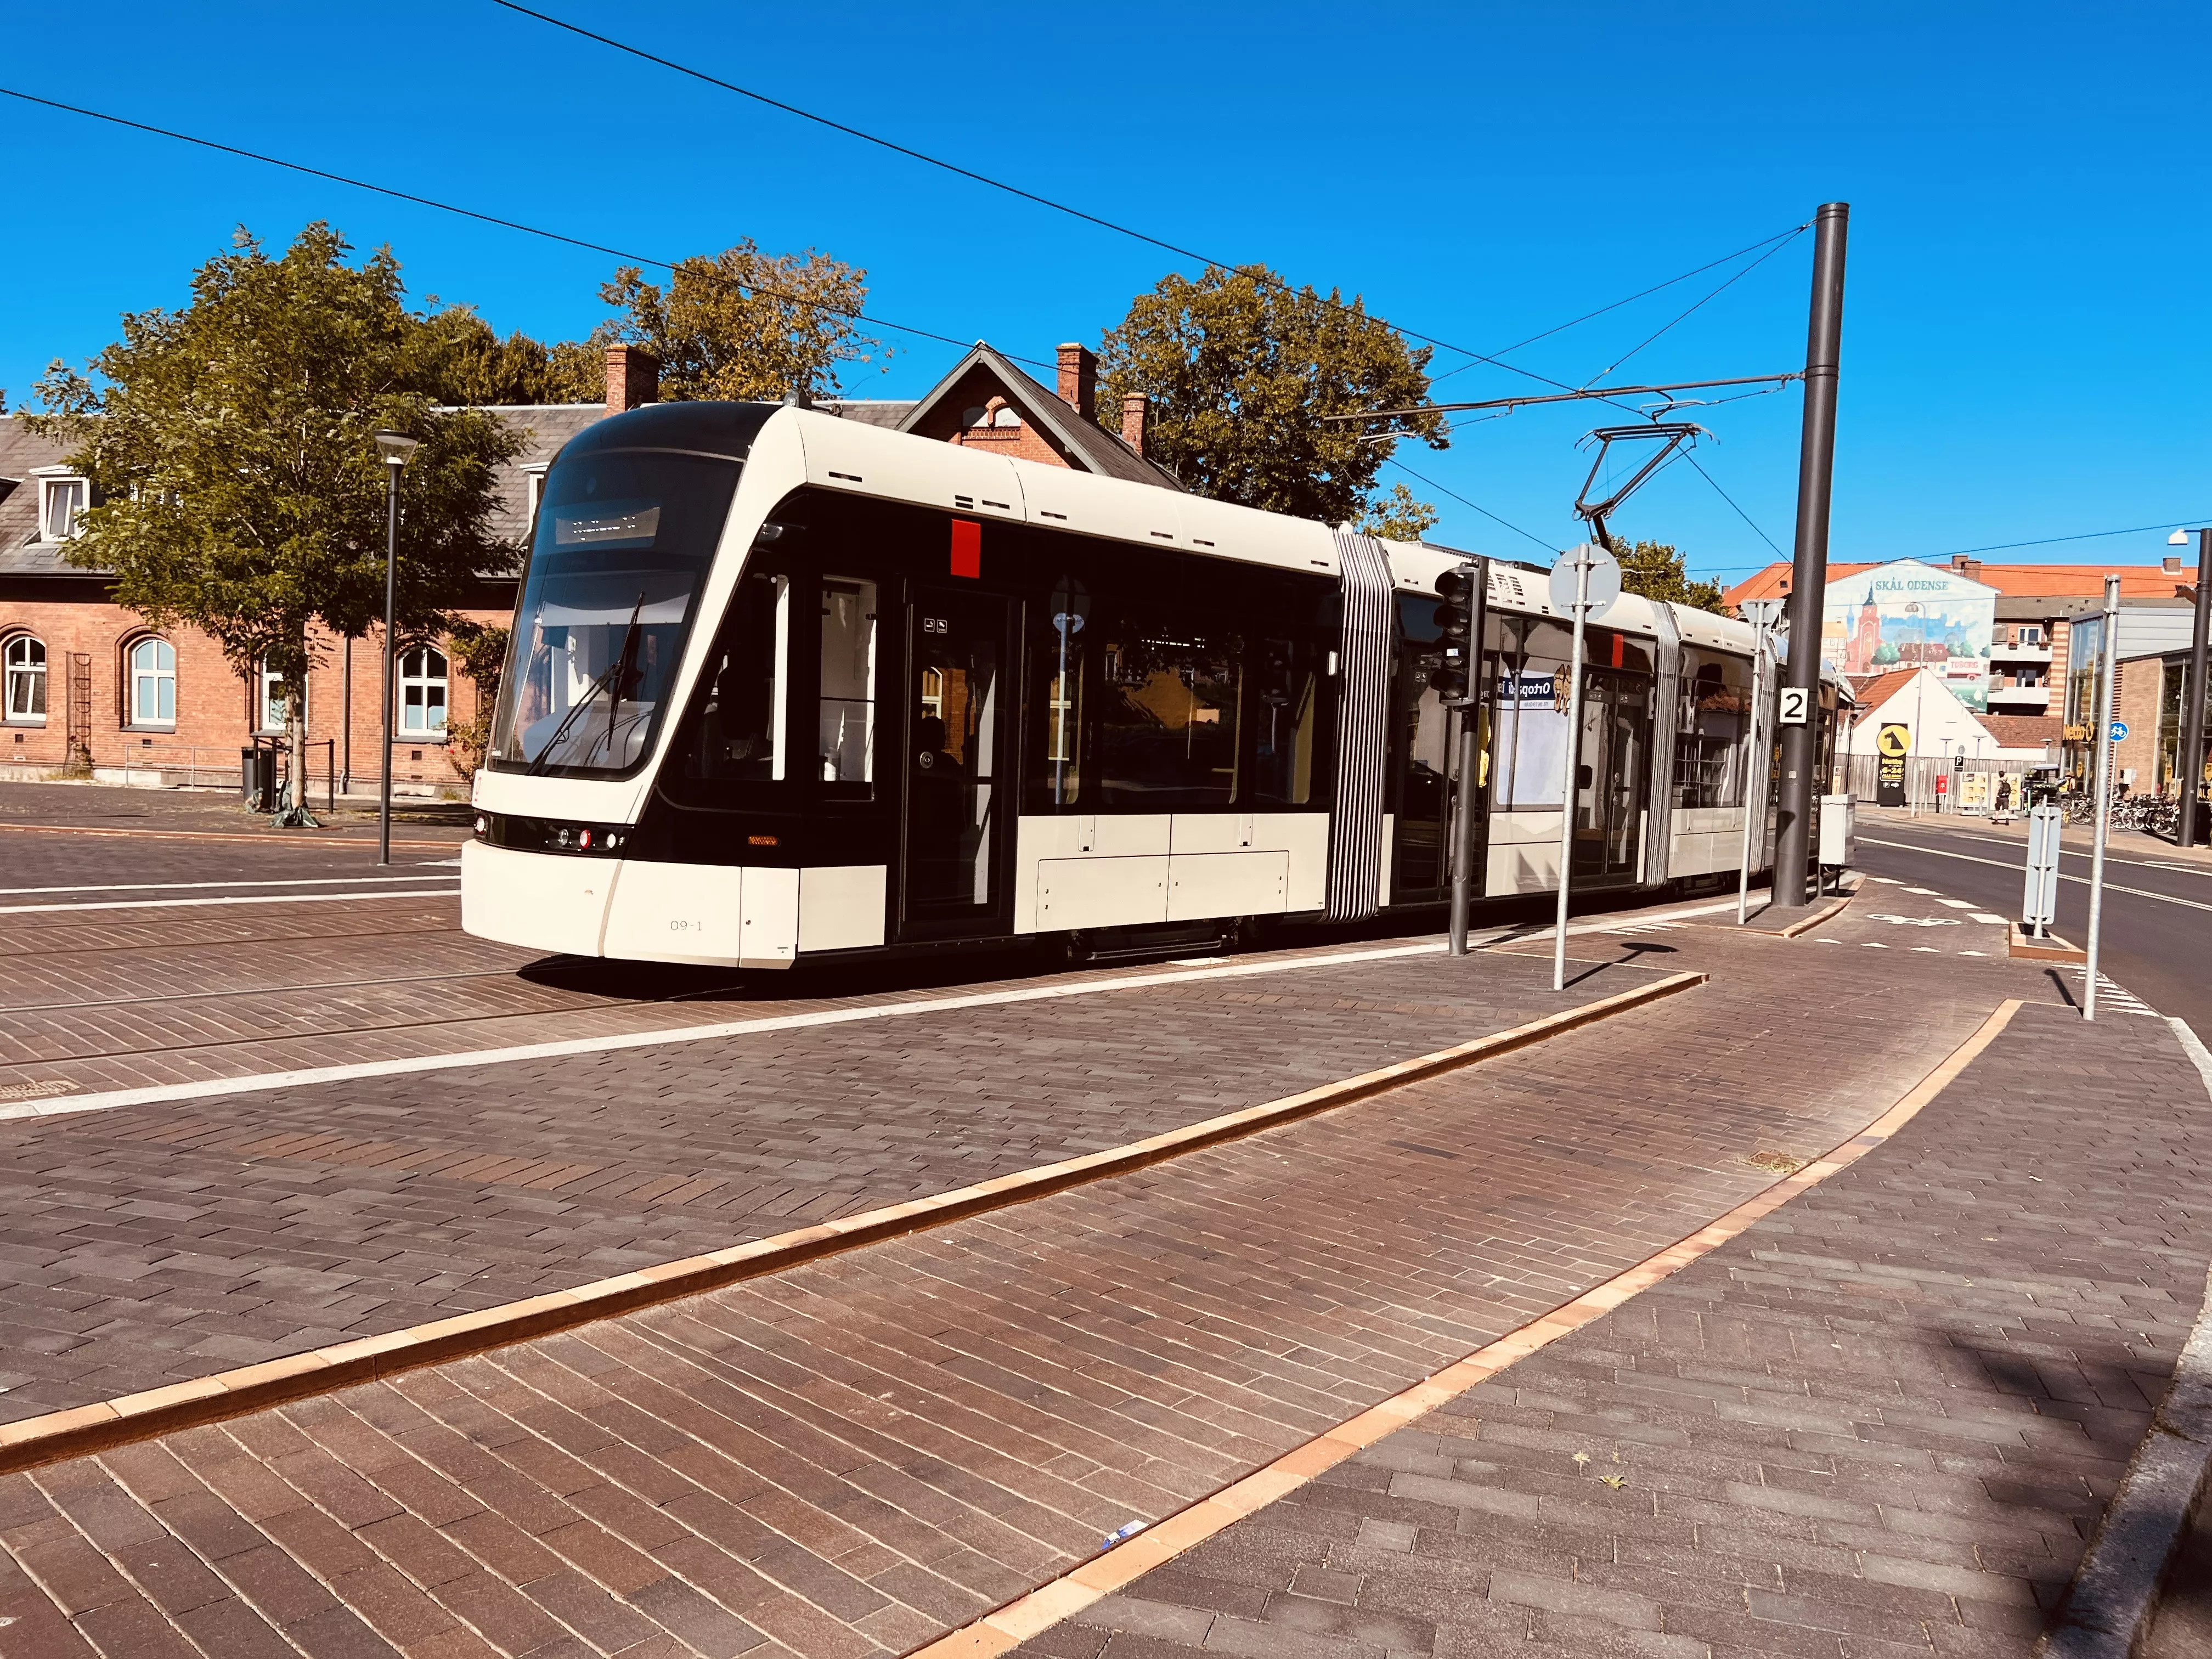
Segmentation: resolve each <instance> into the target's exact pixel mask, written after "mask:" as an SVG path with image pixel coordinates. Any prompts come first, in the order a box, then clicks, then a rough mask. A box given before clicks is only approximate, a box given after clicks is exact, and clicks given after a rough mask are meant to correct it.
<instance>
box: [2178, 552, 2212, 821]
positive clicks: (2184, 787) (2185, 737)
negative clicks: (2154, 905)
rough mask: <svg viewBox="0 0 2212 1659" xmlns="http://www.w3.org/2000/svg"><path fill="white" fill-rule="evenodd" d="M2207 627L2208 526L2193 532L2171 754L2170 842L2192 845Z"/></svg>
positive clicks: (2210, 592)
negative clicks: (2177, 783)
mask: <svg viewBox="0 0 2212 1659" xmlns="http://www.w3.org/2000/svg"><path fill="white" fill-rule="evenodd" d="M2208 629H2212V529H2205V530H2200V531H2198V532H2197V625H2196V628H2195V629H2194V631H2193V632H2191V635H2190V636H2189V678H2187V679H2185V680H2184V681H2183V682H2182V683H2181V746H2180V750H2179V753H2177V754H2176V755H2175V756H2174V757H2173V763H2174V770H2175V771H2176V772H2178V773H2179V775H2180V777H2181V817H2180V819H2179V822H2178V823H2176V824H2175V826H2174V835H2173V844H2174V845H2175V846H2176V847H2194V846H2196V845H2197V842H2200V841H2202V840H2203V839H2204V826H2203V824H2202V823H2198V822H2197V816H2198V814H2197V790H2198V789H2199V788H2200V787H2202V786H2203V781H2204V699H2205V690H2206V688H2205V684H2204V669H2205V662H2204V659H2205V647H2206V635H2207V632H2208Z"/></svg>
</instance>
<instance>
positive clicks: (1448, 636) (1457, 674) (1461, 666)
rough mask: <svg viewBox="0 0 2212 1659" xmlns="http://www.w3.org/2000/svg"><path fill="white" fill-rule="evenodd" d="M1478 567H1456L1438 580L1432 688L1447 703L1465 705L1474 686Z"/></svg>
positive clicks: (1431, 676)
mask: <svg viewBox="0 0 2212 1659" xmlns="http://www.w3.org/2000/svg"><path fill="white" fill-rule="evenodd" d="M1474 579H1475V568H1474V566H1473V565H1471V564H1461V565H1454V566H1453V567H1452V568H1450V569H1449V570H1447V571H1445V572H1444V573H1443V574H1442V575H1441V576H1438V577H1437V598H1438V599H1440V600H1441V601H1442V603H1440V604H1439V605H1437V614H1436V623H1437V665H1436V667H1435V668H1433V669H1432V670H1431V671H1430V673H1429V685H1430V687H1431V689H1432V690H1435V691H1437V693H1439V694H1440V695H1441V696H1443V700H1444V701H1445V702H1466V701H1467V698H1468V695H1469V694H1470V692H1471V691H1472V690H1474V611H1475V600H1476V595H1475V589H1474Z"/></svg>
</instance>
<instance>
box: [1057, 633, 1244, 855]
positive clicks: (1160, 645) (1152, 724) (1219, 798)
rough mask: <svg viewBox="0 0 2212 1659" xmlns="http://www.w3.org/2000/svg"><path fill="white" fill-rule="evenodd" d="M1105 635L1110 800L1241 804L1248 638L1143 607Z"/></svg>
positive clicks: (1104, 768)
mask: <svg viewBox="0 0 2212 1659" xmlns="http://www.w3.org/2000/svg"><path fill="white" fill-rule="evenodd" d="M1097 635H1098V639H1097V644H1096V645H1095V646H1094V647H1093V649H1094V650H1095V651H1096V652H1097V664H1098V668H1097V688H1098V690H1097V708H1096V719H1097V728H1096V742H1097V752H1096V754H1095V755H1094V756H1093V757H1092V758H1093V764H1094V768H1095V770H1096V774H1097V780H1098V789H1099V799H1100V802H1101V804H1102V805H1104V806H1106V807H1108V808H1109V809H1112V808H1116V807H1119V808H1121V809H1123V810H1125V811H1140V812H1169V811H1178V810H1183V809H1188V808H1194V807H1206V806H1228V805H1232V804H1233V803H1234V802H1235V801H1236V800H1237V738H1238V720H1239V716H1240V714H1242V706H1243V678H1244V675H1243V661H1242V656H1243V653H1242V649H1241V641H1239V640H1238V639H1237V638H1236V636H1234V635H1231V634H1229V633H1227V632H1225V631H1223V632H1201V631H1200V630H1199V629H1195V628H1194V627H1192V626H1191V624H1190V622H1189V621H1188V620H1187V619H1185V618H1184V617H1176V618H1175V619H1173V620H1170V617H1168V616H1165V615H1153V614H1150V613H1147V612H1146V611H1139V610H1137V609H1135V608H1134V607H1132V608H1131V609H1129V610H1128V611H1124V612H1123V613H1122V614H1121V615H1120V616H1118V617H1114V618H1112V619H1111V620H1110V621H1109V622H1108V623H1104V624H1103V625H1100V626H1098V627H1097Z"/></svg>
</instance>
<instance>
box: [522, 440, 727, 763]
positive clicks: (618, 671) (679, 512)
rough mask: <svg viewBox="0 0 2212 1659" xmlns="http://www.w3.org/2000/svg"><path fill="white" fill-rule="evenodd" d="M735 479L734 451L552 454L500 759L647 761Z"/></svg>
mask: <svg viewBox="0 0 2212 1659" xmlns="http://www.w3.org/2000/svg"><path fill="white" fill-rule="evenodd" d="M737 483H738V465H737V464H736V463H735V462H733V461H725V460H714V459H708V458H706V457H702V456H692V455H679V454H671V453H665V452H659V451H650V450H644V451H621V450H617V451H613V452H610V453H596V454H586V455H584V456H581V457H580V458H578V459H575V460H574V461H569V462H562V463H557V464H556V465H555V466H554V468H553V470H552V471H551V472H550V474H549V475H548V476H547V477H546V480H545V490H544V497H543V499H542V501H541V502H540V504H539V507H538V533H537V538H536V540H535V542H534V543H533V544H532V548H531V550H530V565H529V568H528V569H527V571H526V573H525V574H524V577H523V587H522V602H521V604H520V605H519V606H518V607H517V608H516V611H515V626H514V642H513V646H512V647H510V649H509V653H508V662H509V668H508V671H507V678H506V681H505V683H504V684H502V685H501V687H500V697H499V714H498V718H497V720H495V723H494V726H493V729H492V742H491V752H490V754H489V757H488V763H489V765H490V766H491V767H492V768H493V769H495V770H497V771H502V772H534V773H546V774H550V775H556V776H561V777H621V776H623V775H627V774H629V773H630V772H634V771H635V770H636V769H637V768H638V767H639V766H640V765H641V763H643V762H644V760H645V757H646V756H647V754H648V753H649V752H650V751H651V750H652V747H653V733H654V732H655V731H656V730H658V728H659V721H660V713H661V708H662V706H663V705H664V704H665V702H667V700H668V695H669V692H670V691H671V689H672V688H673V686H674V683H675V679H676V672H677V668H678V665H679V664H680V663H681V662H682V660H683V655H684V639H685V636H686V635H688V634H689V633H690V628H691V620H692V617H693V615H694V614H695V613H696V611H697V609H698V604H699V592H700V590H701V589H702V587H703V586H705V585H706V580H707V572H708V568H709V567H710V566H711V565H712V563H713V562H714V545H715V544H716V542H717V541H719V540H720V537H721V531H722V521H723V520H724V518H725V517H726V515H727V513H728V512H729V507H730V497H731V495H732V493H733V492H734V491H735V490H736V489H737Z"/></svg>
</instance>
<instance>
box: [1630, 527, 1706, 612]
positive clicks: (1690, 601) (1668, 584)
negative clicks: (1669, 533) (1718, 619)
mask: <svg viewBox="0 0 2212 1659" xmlns="http://www.w3.org/2000/svg"><path fill="white" fill-rule="evenodd" d="M1614 545H1615V547H1617V548H1618V549H1619V550H1620V586H1621V588H1622V590H1623V591H1624V592H1630V593H1641V594H1642V595H1643V596H1644V598H1645V599H1664V600H1666V601H1667V602H1668V604H1669V605H1688V606H1689V607H1690V608H1691V609H1692V610H1693V611H1713V612H1715V613H1716V614H1719V613H1720V611H1721V585H1720V584H1719V583H1718V582H1716V581H1692V580H1690V574H1689V571H1688V568H1686V564H1685V563H1684V561H1683V558H1682V556H1681V555H1680V553H1678V552H1676V551H1675V550H1674V544H1672V543H1670V542H1636V543H1634V544H1621V543H1618V542H1616V543H1615V544H1614Z"/></svg>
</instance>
